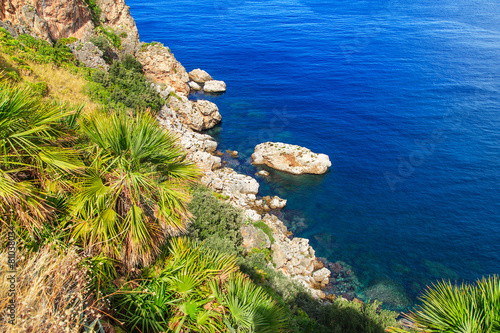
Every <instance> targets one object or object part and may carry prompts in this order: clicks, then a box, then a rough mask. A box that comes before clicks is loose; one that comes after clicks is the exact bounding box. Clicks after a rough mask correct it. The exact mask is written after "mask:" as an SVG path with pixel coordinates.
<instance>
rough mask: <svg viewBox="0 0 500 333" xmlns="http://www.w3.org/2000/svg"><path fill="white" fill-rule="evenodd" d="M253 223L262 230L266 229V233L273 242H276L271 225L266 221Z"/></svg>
mask: <svg viewBox="0 0 500 333" xmlns="http://www.w3.org/2000/svg"><path fill="white" fill-rule="evenodd" d="M253 225H254V226H255V227H256V228H259V229H260V230H262V231H264V233H265V234H266V235H267V237H269V240H270V241H271V244H272V243H274V237H273V231H272V230H271V228H269V226H268V225H267V224H266V223H265V222H264V221H257V222H254V223H253Z"/></svg>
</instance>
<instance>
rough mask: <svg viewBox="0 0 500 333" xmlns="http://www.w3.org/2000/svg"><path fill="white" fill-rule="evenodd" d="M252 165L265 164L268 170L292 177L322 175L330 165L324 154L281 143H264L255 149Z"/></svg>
mask: <svg viewBox="0 0 500 333" xmlns="http://www.w3.org/2000/svg"><path fill="white" fill-rule="evenodd" d="M252 159H253V164H265V165H267V166H268V167H270V168H273V169H277V170H281V171H285V172H288V173H291V174H294V175H300V174H304V173H308V174H318V175H319V174H323V173H325V172H326V171H327V170H328V168H329V167H330V166H331V165H332V162H330V158H329V157H328V156H327V155H325V154H316V153H313V152H312V151H311V150H309V149H307V148H304V147H300V146H297V145H291V144H287V143H282V142H264V143H261V144H259V145H257V146H256V147H255V151H254V153H253V154H252Z"/></svg>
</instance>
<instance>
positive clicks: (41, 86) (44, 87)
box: [27, 82, 49, 97]
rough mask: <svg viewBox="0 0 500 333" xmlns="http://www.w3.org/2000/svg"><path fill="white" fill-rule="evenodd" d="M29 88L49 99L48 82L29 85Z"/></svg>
mask: <svg viewBox="0 0 500 333" xmlns="http://www.w3.org/2000/svg"><path fill="white" fill-rule="evenodd" d="M27 85H28V87H30V88H31V90H32V91H33V92H34V93H35V94H36V95H38V96H41V97H47V96H48V94H49V86H48V84H47V83H46V82H36V83H27Z"/></svg>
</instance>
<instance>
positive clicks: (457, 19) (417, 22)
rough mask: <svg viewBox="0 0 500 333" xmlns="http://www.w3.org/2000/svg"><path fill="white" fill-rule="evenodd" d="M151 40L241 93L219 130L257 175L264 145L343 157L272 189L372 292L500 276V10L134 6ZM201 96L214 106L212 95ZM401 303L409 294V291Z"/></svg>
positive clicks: (275, 182) (423, 4)
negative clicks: (255, 158)
mask: <svg viewBox="0 0 500 333" xmlns="http://www.w3.org/2000/svg"><path fill="white" fill-rule="evenodd" d="M127 4H128V5H130V6H131V12H132V15H133V17H134V18H135V20H136V23H137V26H138V28H139V33H140V36H141V40H142V41H146V42H150V41H153V40H154V41H160V42H162V43H164V44H165V45H167V46H169V47H170V48H171V50H172V51H173V53H174V54H175V56H176V58H177V59H178V60H179V61H180V62H181V63H182V64H183V65H184V66H185V67H186V69H187V70H188V71H190V70H192V69H194V68H198V67H200V68H202V69H205V70H206V71H208V72H209V73H210V74H211V75H212V76H213V77H214V78H215V79H220V80H224V81H225V82H226V83H227V86H228V90H227V93H226V94H224V95H221V96H218V97H211V96H205V97H203V96H202V97H203V98H207V99H209V100H212V101H214V102H215V103H217V105H218V106H219V109H220V112H221V114H222V117H223V121H222V125H221V126H220V127H219V128H217V129H215V130H213V131H211V134H212V135H214V136H215V137H216V139H217V140H218V142H219V147H220V150H222V151H224V150H226V149H232V150H238V151H239V152H240V158H239V160H238V161H237V162H236V163H232V166H233V167H234V168H235V169H236V170H238V171H240V172H244V173H247V174H250V175H253V174H254V173H255V172H256V170H257V169H256V168H255V167H253V166H251V165H250V160H249V158H250V155H251V153H252V152H253V148H254V147H255V145H257V144H258V143H260V142H264V141H282V142H287V143H292V144H298V145H303V146H306V147H308V148H310V149H311V150H313V151H314V152H321V153H325V154H328V155H329V156H330V159H331V160H332V164H333V165H332V167H331V170H330V171H329V172H328V173H327V174H325V175H322V176H291V175H287V174H283V173H280V172H272V174H271V177H270V178H269V179H268V180H266V179H261V178H259V181H260V183H261V190H260V193H259V194H260V195H268V194H278V195H279V196H281V197H283V198H286V199H288V205H287V208H286V209H285V215H286V219H287V221H288V223H289V225H290V228H291V229H292V230H293V231H294V232H295V234H296V236H299V237H307V238H309V239H310V240H311V244H312V245H313V246H314V248H315V249H316V251H317V255H319V256H325V257H328V258H329V259H330V260H331V261H337V260H341V261H344V262H346V263H348V264H350V265H351V266H352V268H353V271H354V272H355V273H356V274H357V276H358V277H359V279H360V281H361V283H362V288H361V289H360V290H359V292H360V294H363V291H364V290H367V288H370V287H373V286H375V285H377V284H379V285H380V284H382V285H384V284H387V283H389V282H390V283H392V284H393V285H394V286H396V287H397V288H399V289H400V291H401V293H402V294H404V295H405V296H406V297H408V298H409V299H411V300H412V301H414V300H415V297H416V296H417V295H418V294H419V293H420V292H421V291H422V289H423V288H424V286H425V285H427V284H429V283H432V282H435V281H436V280H438V279H442V278H446V279H452V280H457V281H462V280H463V279H466V280H473V279H476V278H478V277H481V276H482V275H486V274H493V273H496V274H498V273H500V3H499V2H498V1H497V0H467V1H465V0H414V1H402V0H380V1H355V0H349V1H346V0H336V1H326V0H301V1H299V0H267V1H245V0H232V1H229V0H215V1H206V0H197V1H190V0H179V1H163V0H156V1H148V0H146V1H144V0H142V1H139V0H127ZM197 97H199V96H197ZM395 297H396V296H395Z"/></svg>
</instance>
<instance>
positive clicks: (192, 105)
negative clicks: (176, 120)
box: [167, 94, 222, 132]
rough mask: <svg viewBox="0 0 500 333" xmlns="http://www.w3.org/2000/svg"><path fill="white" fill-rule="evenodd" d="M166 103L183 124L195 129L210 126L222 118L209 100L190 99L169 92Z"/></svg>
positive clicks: (202, 129)
mask: <svg viewBox="0 0 500 333" xmlns="http://www.w3.org/2000/svg"><path fill="white" fill-rule="evenodd" d="M167 105H168V106H169V107H170V108H171V109H172V110H174V111H175V112H176V113H177V114H178V115H179V117H180V119H181V121H182V122H183V123H184V124H185V125H187V126H189V128H191V129H192V130H195V131H199V132H200V131H204V130H207V129H209V128H212V127H214V126H215V125H217V124H218V123H219V122H220V121H221V119H222V117H221V115H220V113H219V108H217V105H215V104H214V103H212V102H209V101H203V100H199V101H190V100H188V99H187V97H185V96H177V95H175V94H171V95H170V97H169V98H168V99H167Z"/></svg>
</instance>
